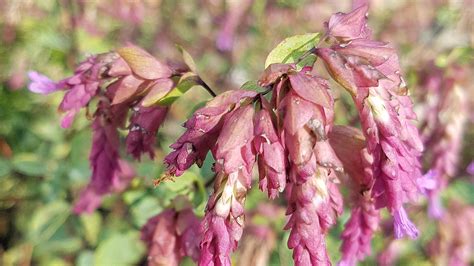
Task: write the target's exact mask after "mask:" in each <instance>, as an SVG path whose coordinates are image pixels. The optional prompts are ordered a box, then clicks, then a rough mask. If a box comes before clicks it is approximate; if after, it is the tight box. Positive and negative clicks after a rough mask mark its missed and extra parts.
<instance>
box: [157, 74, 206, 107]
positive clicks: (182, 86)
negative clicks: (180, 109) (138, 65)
mask: <svg viewBox="0 0 474 266" xmlns="http://www.w3.org/2000/svg"><path fill="white" fill-rule="evenodd" d="M198 81H199V77H198V76H197V75H196V74H195V73H192V72H187V73H185V74H184V75H183V76H181V78H180V80H179V82H178V84H177V85H176V87H175V88H173V89H172V90H171V91H170V92H169V93H168V94H166V95H165V96H164V97H162V98H161V99H160V100H159V101H158V102H156V103H157V104H159V105H171V104H172V103H173V102H174V101H176V100H177V99H178V98H179V97H181V96H183V95H184V93H186V92H187V91H188V90H189V89H191V88H192V87H194V86H199V84H198Z"/></svg>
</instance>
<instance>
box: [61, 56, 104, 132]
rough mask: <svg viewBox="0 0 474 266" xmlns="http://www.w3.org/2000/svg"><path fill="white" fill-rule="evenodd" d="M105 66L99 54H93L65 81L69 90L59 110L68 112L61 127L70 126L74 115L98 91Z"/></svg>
mask: <svg viewBox="0 0 474 266" xmlns="http://www.w3.org/2000/svg"><path fill="white" fill-rule="evenodd" d="M103 67H104V65H103V64H102V62H101V60H100V59H99V56H91V57H89V58H87V60H86V61H84V62H82V63H81V64H79V66H78V67H77V68H76V71H75V72H74V75H73V76H72V77H69V78H67V79H65V80H64V81H63V82H64V84H65V86H66V88H67V92H66V94H65V95H64V98H63V100H62V102H61V104H60V105H59V110H61V111H63V112H66V114H65V116H64V117H63V120H62V121H61V127H63V128H68V127H70V126H71V124H72V121H73V120H74V116H75V115H76V114H77V113H78V112H79V110H80V109H81V108H82V107H84V106H86V105H87V104H88V103H89V101H90V100H91V99H92V98H93V97H94V96H95V95H96V94H97V93H98V90H99V85H100V80H101V74H102V71H103Z"/></svg>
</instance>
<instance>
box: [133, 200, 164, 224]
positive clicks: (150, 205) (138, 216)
mask: <svg viewBox="0 0 474 266" xmlns="http://www.w3.org/2000/svg"><path fill="white" fill-rule="evenodd" d="M130 209H131V213H132V217H133V221H134V222H135V224H136V225H137V226H139V227H141V226H143V225H144V224H145V223H146V221H148V219H149V218H151V217H153V216H155V215H157V214H158V213H159V212H160V211H161V210H162V208H161V207H160V202H159V201H158V199H157V198H156V197H151V196H147V197H145V198H143V199H140V200H139V201H138V202H137V203H134V204H133V206H132V208H130Z"/></svg>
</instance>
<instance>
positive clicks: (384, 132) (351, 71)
mask: <svg viewBox="0 0 474 266" xmlns="http://www.w3.org/2000/svg"><path fill="white" fill-rule="evenodd" d="M367 9H368V7H367V6H366V5H365V6H361V7H359V8H357V9H356V10H354V11H352V12H350V13H348V14H343V13H339V14H336V15H334V16H333V17H332V18H331V19H330V22H331V21H332V23H329V24H328V25H329V26H328V32H327V34H328V36H331V37H334V39H335V40H336V41H335V44H334V45H332V46H331V47H330V48H319V49H317V51H316V54H317V55H318V56H319V57H320V58H321V59H322V60H323V61H324V64H325V66H326V68H327V70H328V72H329V73H330V74H331V76H332V77H333V78H334V79H335V80H336V81H337V82H338V83H339V84H340V85H341V86H342V87H344V88H345V89H347V90H348V91H349V92H350V93H351V95H352V97H353V99H354V102H355V104H356V106H357V109H358V111H359V116H360V118H361V122H362V123H361V124H362V128H363V132H364V135H365V137H366V139H367V151H368V152H369V154H370V155H371V156H372V157H373V160H374V161H373V163H372V168H373V169H372V171H373V173H374V177H375V184H374V187H373V190H372V193H373V196H374V198H375V200H376V206H377V208H381V207H387V208H388V209H389V211H390V213H391V214H392V216H393V218H394V231H395V234H396V235H395V236H396V237H397V238H398V237H402V236H404V235H407V236H410V237H412V238H415V237H416V236H417V235H418V231H417V230H416V228H415V226H414V225H413V224H412V222H411V221H410V220H409V219H408V217H407V215H406V212H405V210H404V209H403V203H405V202H407V201H413V200H415V199H416V197H417V195H418V193H419V189H418V187H417V183H418V180H419V179H420V178H421V170H420V167H421V165H420V162H419V156H420V155H421V152H422V150H423V144H422V142H421V139H420V136H419V133H418V131H417V129H416V127H415V125H414V124H413V120H414V119H416V115H415V114H414V112H413V108H412V103H411V100H410V98H409V97H408V96H407V89H406V84H405V82H404V80H403V77H402V76H401V70H400V66H399V63H398V57H397V55H396V53H395V50H394V49H393V48H391V47H390V46H388V45H387V44H385V43H380V42H376V41H373V40H371V39H370V38H371V34H370V30H369V29H368V28H367V18H366V15H365V13H366V12H367Z"/></svg>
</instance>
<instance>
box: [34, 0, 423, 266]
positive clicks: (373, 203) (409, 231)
mask: <svg viewBox="0 0 474 266" xmlns="http://www.w3.org/2000/svg"><path fill="white" fill-rule="evenodd" d="M367 11H368V6H367V5H360V6H359V7H357V8H356V9H354V10H353V11H351V12H350V13H347V14H345V13H337V14H335V15H333V16H331V18H330V19H329V21H328V22H327V23H326V28H327V29H326V33H325V35H324V38H323V41H326V42H325V43H327V44H328V45H327V47H321V46H322V45H324V44H323V43H321V44H319V45H318V46H316V47H314V48H313V49H311V50H309V51H308V53H307V54H310V53H313V54H314V55H316V56H317V57H319V58H320V59H321V61H322V62H323V63H324V65H325V67H326V69H327V71H328V72H329V74H330V76H331V77H332V78H333V79H334V80H335V81H336V82H337V83H338V84H339V85H341V87H343V88H345V89H346V90H347V91H348V92H349V93H350V94H351V96H352V98H353V101H354V103H355V106H356V108H357V110H358V112H359V116H360V121H361V126H362V130H361V131H360V130H358V129H355V128H351V127H344V126H335V125H334V116H335V113H334V98H333V94H332V92H331V90H330V88H329V84H330V83H329V81H328V80H326V79H324V78H322V77H320V76H319V75H318V74H317V73H316V72H317V71H316V69H318V68H316V67H314V66H313V65H309V66H308V65H306V66H303V67H302V66H301V65H300V64H299V63H301V61H299V60H297V61H296V62H295V63H287V64H285V63H276V64H271V65H269V66H268V67H267V68H266V69H265V71H264V72H263V74H262V75H261V77H260V79H259V81H258V85H259V86H260V87H262V88H264V89H265V90H264V91H262V92H255V91H249V90H243V89H239V90H231V91H227V92H224V93H222V94H220V95H218V96H216V97H215V98H213V99H212V100H210V101H208V102H207V104H206V105H205V106H204V107H202V108H200V109H198V110H196V111H195V112H194V114H193V115H192V117H191V118H189V119H188V120H187V121H186V122H185V123H184V127H185V129H186V131H185V132H184V133H183V134H182V135H181V136H180V137H179V138H178V140H177V141H176V142H175V143H173V144H172V145H171V146H170V147H171V148H172V151H171V152H170V153H169V154H168V155H167V156H166V157H165V159H164V162H165V164H166V165H167V172H166V173H165V174H164V176H165V177H166V176H180V175H182V174H183V173H184V172H185V171H186V170H187V169H189V168H190V167H191V166H192V165H193V164H197V165H198V166H202V164H203V161H204V160H205V158H206V156H207V154H208V153H209V152H211V154H212V156H213V158H214V161H215V163H214V166H213V171H214V174H215V177H214V191H213V193H212V194H211V196H210V198H209V201H208V203H207V207H206V211H205V215H204V217H203V219H202V221H201V226H200V230H201V232H200V234H199V237H197V233H196V223H197V219H196V218H195V217H194V214H193V213H192V211H191V210H189V209H188V210H185V211H177V210H173V209H170V210H166V211H165V212H163V213H161V214H159V215H158V216H156V217H155V218H152V219H151V220H150V221H149V223H148V224H147V225H146V226H145V228H144V230H143V239H144V240H145V241H146V242H147V244H148V246H149V254H150V257H149V262H150V264H157V265H158V264H166V265H177V264H178V263H179V262H180V261H181V259H182V257H183V256H185V255H189V256H192V257H193V258H194V259H195V260H198V263H199V265H206V266H207V265H228V266H230V265H231V253H232V252H233V251H235V249H236V248H237V246H238V242H239V240H240V239H241V238H242V234H243V229H244V220H245V217H244V203H245V199H246V196H247V193H248V191H249V190H250V188H251V185H252V177H253V168H254V165H255V163H257V168H258V181H259V187H260V189H261V190H262V191H264V192H266V193H267V194H268V197H269V198H271V199H274V198H276V197H277V196H278V195H279V193H280V192H285V196H286V200H287V211H286V215H287V216H288V221H287V224H286V226H285V229H286V230H290V235H289V239H288V247H289V248H290V249H292V250H293V259H294V262H295V265H297V266H300V265H301V266H302V265H305V266H306V265H330V264H331V261H330V259H329V256H328V252H327V250H326V242H325V238H326V235H327V233H328V231H329V229H330V228H331V226H333V225H335V224H336V222H337V218H338V216H340V215H341V213H342V211H343V197H342V195H341V193H340V192H339V188H338V184H340V183H341V181H342V182H343V183H345V184H346V187H347V188H349V189H350V191H351V199H352V200H351V202H352V205H351V207H352V212H351V216H350V218H349V221H348V222H347V223H346V225H345V229H344V232H343V234H342V240H343V243H342V247H341V251H342V253H343V254H342V260H341V261H340V265H355V264H356V262H357V261H358V260H361V259H363V258H364V257H365V256H366V255H368V254H369V253H370V241H371V238H372V236H373V234H374V232H375V231H376V230H377V228H378V224H379V221H380V216H379V209H380V208H383V207H386V208H387V209H388V210H389V212H390V214H391V215H392V217H393V224H394V233H395V237H396V238H400V237H403V236H409V237H411V238H415V237H416V236H417V235H418V230H417V228H416V227H415V225H414V224H413V223H412V222H411V221H410V219H409V218H408V215H407V213H406V211H405V209H404V207H403V204H404V203H406V202H409V201H412V200H414V199H416V197H417V195H418V193H419V191H420V190H421V188H420V187H421V185H420V184H421V183H423V179H422V175H421V169H420V167H421V165H420V162H419V157H420V155H421V152H422V150H423V143H422V141H421V139H420V136H419V133H418V131H417V129H416V127H415V126H414V124H413V120H415V119H416V116H415V113H414V112H413V108H412V103H411V100H410V98H409V97H408V92H407V88H406V85H405V82H404V80H403V78H402V76H401V69H400V66H399V63H398V57H397V54H396V51H395V49H394V48H392V47H391V46H390V45H388V44H386V43H382V42H378V41H375V40H373V39H372V34H371V30H370V29H369V28H368V27H367V15H366V14H367ZM303 56H304V55H303ZM300 59H301V60H302V59H304V58H300ZM185 61H187V62H189V58H188V59H185ZM190 68H191V69H193V68H194V67H190ZM185 71H186V70H185ZM187 73H189V72H187ZM194 74H195V73H194ZM196 75H197V74H196ZM184 76H185V73H184V72H180V71H178V70H177V69H171V68H170V67H169V66H167V65H165V64H163V63H161V62H159V61H157V60H156V59H154V58H153V57H152V56H150V55H149V54H148V53H146V52H145V51H143V50H141V49H139V48H137V47H125V48H121V49H119V50H117V52H116V53H108V54H104V55H98V56H94V57H91V58H89V59H88V60H87V61H86V62H84V63H82V64H81V65H80V66H79V68H78V69H77V70H76V72H75V74H74V76H73V77H70V78H68V79H65V80H63V81H60V82H58V83H54V82H52V81H50V80H49V79H47V78H45V77H43V76H41V75H38V74H36V73H32V74H31V78H32V80H33V83H32V84H31V86H30V89H31V90H32V91H35V92H40V93H49V92H52V91H55V90H58V89H66V90H67V92H66V95H65V98H64V100H63V103H62V104H61V106H60V110H62V111H65V112H67V114H66V119H65V122H64V123H63V124H65V125H70V124H71V122H72V117H74V115H75V114H76V113H77V112H78V111H79V109H80V108H82V107H85V106H87V105H88V104H89V102H90V100H91V99H92V98H94V97H97V98H99V99H100V100H99V104H98V108H97V111H96V112H95V114H94V116H95V118H94V125H93V127H94V143H93V148H92V152H91V156H90V161H91V166H92V169H93V174H92V178H91V183H90V185H89V186H88V187H87V189H86V191H85V192H84V196H83V198H82V199H81V200H80V201H79V202H80V204H78V205H77V206H76V211H77V212H82V211H92V210H93V209H95V208H96V207H97V206H98V202H100V201H98V200H96V198H100V197H102V196H103V195H105V194H106V193H109V192H111V191H112V190H113V189H114V188H115V187H118V185H116V184H118V183H121V182H119V181H120V180H129V178H130V177H132V176H133V174H130V173H131V172H130V171H128V170H127V169H128V168H127V167H126V166H125V165H124V163H123V162H122V161H121V159H120V156H119V149H118V147H119V143H120V139H119V137H118V134H117V128H119V127H125V124H126V123H125V119H126V117H127V113H128V112H129V110H133V114H132V115H131V119H130V125H129V126H128V128H129V134H128V136H127V138H126V147H127V149H126V150H127V152H128V153H129V154H131V155H132V156H133V157H134V158H135V159H140V157H141V155H142V154H143V153H148V154H149V155H150V157H153V155H154V152H153V147H154V144H155V135H156V133H157V130H158V128H159V126H160V125H161V123H162V122H163V120H164V119H165V116H166V113H167V110H168V107H166V106H162V105H159V104H156V103H157V101H158V100H159V99H161V98H162V97H163V96H165V95H166V94H167V93H169V92H170V91H171V90H172V89H173V87H174V86H176V84H175V83H176V80H177V78H178V77H181V78H183V77H184ZM198 85H203V86H207V85H206V84H205V83H204V82H202V80H201V83H199V84H198ZM207 89H209V90H210V88H207ZM270 95H271V96H270ZM119 187H122V186H119ZM91 195H92V196H91ZM83 202H85V203H83ZM183 217H184V218H183ZM189 235H192V236H193V238H194V239H193V240H194V242H195V241H196V240H199V241H200V244H199V249H200V251H199V256H198V255H196V252H195V249H194V247H195V246H193V248H192V250H190V249H189V248H190V247H189V246H188V244H189V243H191V242H190V241H191V240H189V238H188V237H189ZM188 240H189V241H188Z"/></svg>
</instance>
